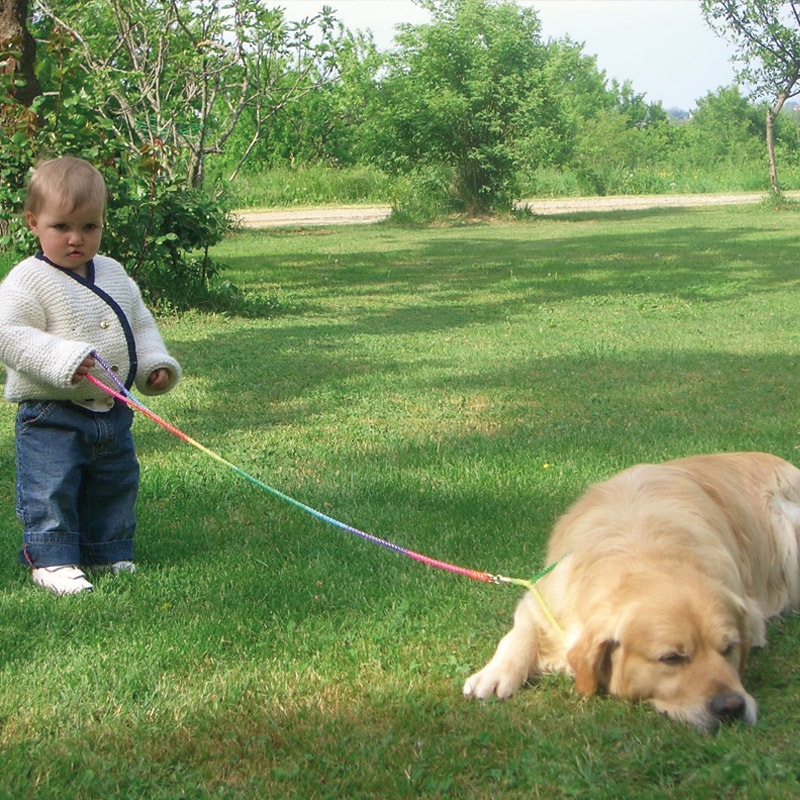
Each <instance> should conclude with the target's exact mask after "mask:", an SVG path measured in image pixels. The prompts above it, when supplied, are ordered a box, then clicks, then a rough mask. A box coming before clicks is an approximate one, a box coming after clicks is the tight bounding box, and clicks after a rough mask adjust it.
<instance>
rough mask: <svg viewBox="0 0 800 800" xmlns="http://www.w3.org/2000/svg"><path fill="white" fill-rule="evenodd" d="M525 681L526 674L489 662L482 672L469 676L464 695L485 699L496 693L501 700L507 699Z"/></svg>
mask: <svg viewBox="0 0 800 800" xmlns="http://www.w3.org/2000/svg"><path fill="white" fill-rule="evenodd" d="M523 681H524V676H520V675H516V674H514V673H513V672H512V671H510V670H508V669H503V668H501V667H497V666H493V665H492V664H491V663H489V664H487V665H486V666H485V667H484V668H483V669H482V670H481V671H480V672H476V673H475V674H474V675H472V676H471V677H469V678H467V681H466V683H465V684H464V696H465V697H477V698H478V700H485V699H486V698H487V697H491V696H492V695H496V696H497V697H498V698H500V700H505V699H506V698H507V697H511V695H512V694H514V692H516V691H517V689H519V687H520V686H522V683H523Z"/></svg>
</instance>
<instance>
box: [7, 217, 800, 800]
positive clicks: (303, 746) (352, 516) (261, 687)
mask: <svg viewBox="0 0 800 800" xmlns="http://www.w3.org/2000/svg"><path fill="white" fill-rule="evenodd" d="M798 224H800V212H798V210H797V208H796V207H792V206H789V207H787V208H786V209H784V210H782V211H779V212H775V211H769V210H767V209H766V208H759V207H740V208H724V209H702V210H677V209H671V210H661V211H647V212H627V213H605V214H583V215H573V216H568V217H563V218H556V219H547V220H543V219H532V220H527V221H523V222H516V223H512V222H508V223H494V224H489V223H486V224H474V225H464V226H457V227H433V228H424V229H423V228H416V229H402V228H397V227H392V226H389V225H379V226H371V227H356V228H351V227H348V228H341V229H314V230H309V231H306V232H288V231H273V232H265V233H248V234H238V235H237V236H235V237H233V238H231V239H230V240H228V241H226V242H225V243H224V244H223V245H222V246H220V247H219V248H217V252H216V255H217V256H218V257H220V258H221V259H222V260H224V261H226V262H227V263H228V264H229V265H230V268H229V270H228V274H227V275H226V277H227V278H229V279H230V280H231V281H233V282H234V283H236V284H238V285H240V286H242V287H243V288H245V289H247V291H248V292H250V293H252V294H253V295H264V296H268V297H269V298H270V303H269V304H268V305H269V307H270V308H272V309H273V312H272V314H271V315H270V316H268V317H264V316H258V315H256V314H253V315H251V316H249V317H244V316H233V315H231V314H217V315H211V314H209V315H202V314H197V313H195V314H190V315H185V316H183V317H180V318H174V319H171V320H167V321H165V322H163V323H162V332H163V334H164V336H165V338H166V340H167V341H168V343H169V345H170V348H171V349H172V351H173V352H174V354H175V355H176V356H177V357H178V358H179V360H180V361H181V362H182V364H183V366H184V368H185V373H186V377H185V379H184V381H183V382H182V384H181V385H180V386H179V387H178V388H177V389H176V390H175V391H174V392H173V393H171V394H170V395H168V396H166V397H164V398H159V399H155V400H153V401H152V402H151V403H150V405H151V406H152V407H153V408H154V410H156V411H157V412H158V413H159V414H162V415H163V416H165V417H166V418H167V419H169V420H171V421H173V422H175V423H176V424H177V425H178V426H179V427H181V428H182V429H183V430H185V431H186V432H187V433H189V434H190V435H191V436H193V437H194V438H196V439H198V440H199V441H200V442H202V443H203V444H204V445H206V446H207V447H210V448H211V449H212V450H215V451H218V452H220V453H221V454H223V455H224V456H225V457H227V458H229V459H230V460H231V461H233V462H234V463H236V464H238V465H240V466H241V467H242V468H244V469H245V470H247V471H248V472H250V473H251V474H253V475H254V476H256V477H258V478H259V479H261V480H263V481H265V482H267V483H269V484H271V485H273V486H275V487H276V488H278V489H280V490H282V491H285V492H287V493H288V494H290V495H292V496H293V497H296V498H298V499H299V500H301V501H303V502H306V503H308V504H310V505H311V506H314V507H316V508H319V509H321V510H322V511H324V512H325V513H327V514H330V515H332V516H334V517H336V518H338V519H342V520H344V521H346V522H349V523H351V524H353V525H356V526H358V527H360V528H363V529H365V530H367V531H369V532H371V533H374V534H375V535H378V536H381V537H384V538H387V539H390V540H392V541H394V542H397V543H398V544H401V545H403V546H406V547H410V548H413V549H415V550H417V551H420V552H423V553H426V554H429V555H431V556H434V557H437V558H441V559H444V560H447V561H453V562H456V563H459V564H462V565H464V566H468V567H473V568H476V569H481V570H488V571H491V572H502V573H504V574H507V575H514V576H520V577H527V576H529V575H530V574H532V573H533V572H534V571H535V570H536V569H538V568H539V566H541V559H542V553H543V548H544V542H545V541H546V538H547V535H548V532H549V529H550V527H551V525H552V523H553V521H554V519H555V518H556V517H557V515H558V514H559V513H561V512H562V511H563V510H564V509H565V508H566V506H567V505H568V503H569V502H571V501H572V500H573V499H574V498H575V497H577V495H578V494H579V493H580V491H581V490H582V489H583V487H584V486H585V485H586V484H587V483H588V482H590V481H594V480H598V479H602V478H605V477H607V476H609V475H610V474H612V473H613V472H615V471H616V470H618V469H621V468H623V467H626V466H628V465H630V464H632V463H635V462H638V461H642V460H648V461H653V460H661V459H664V458H670V457H677V456H682V455H687V454H691V453H697V452H703V451H724V450H749V449H756V450H765V451H769V452H773V453H776V454H778V455H781V456H783V457H785V458H788V459H790V460H793V461H795V462H797V460H798V459H797V453H796V451H795V449H794V448H795V446H796V445H797V444H799V443H800V433H799V431H800V422H799V421H798V413H797V398H798V396H800V369H798V366H799V365H798V361H799V360H800V355H798V350H800V327H798V325H797V308H798V304H797V298H798V288H800V267H799V266H798V250H797V234H796V232H797V229H798ZM254 307H257V304H256V305H255V306H254ZM2 416H3V421H4V424H3V426H2V428H1V429H0V436H2V438H3V444H4V446H3V447H2V448H0V474H2V476H3V480H2V481H0V495H2V496H1V497H0V500H1V501H2V503H3V505H4V507H5V508H6V514H5V515H4V516H3V520H2V523H0V524H2V528H1V529H0V530H2V541H3V542H4V543H5V546H4V552H5V555H4V558H3V559H2V560H0V587H1V588H0V605H1V606H2V619H3V623H2V626H0V654H1V655H0V658H2V666H1V667H0V747H2V752H3V768H2V770H0V797H10V798H15V799H17V798H20V799H23V798H37V800H38V799H40V798H42V799H45V798H81V799H82V800H87V799H88V800H91V799H93V798H104V800H105V799H107V798H131V800H133V798H143V797H146V798H148V800H162V799H163V800H173V799H174V798H184V797H185V798H192V800H195V799H197V798H255V797H269V798H304V799H305V798H347V797H350V798H383V797H393V798H405V797H408V798H419V797H425V798H459V800H462V799H470V798H475V799H476V800H477V798H481V800H483V798H488V797H494V798H503V799H504V800H506V799H508V800H510V799H512V798H520V799H521V798H525V799H526V800H528V799H529V798H536V797H541V798H551V799H552V798H592V799H593V800H596V799H598V798H599V799H600V800H606V799H607V800H612V798H613V799H616V798H675V799H677V798H687V799H688V798H693V799H694V798H737V799H738V798H748V799H758V798H764V800H766V799H767V798H771V799H772V800H776V799H777V800H782V798H787V799H788V798H793V797H797V796H798V795H800V756H799V755H798V751H797V730H798V725H800V703H798V700H799V699H800V678H798V672H797V669H796V664H797V658H798V654H800V641H798V638H799V634H800V618H798V617H797V616H787V617H785V618H783V619H781V620H778V621H775V622H774V623H773V624H771V625H770V646H769V648H768V649H767V650H765V651H763V652H757V653H754V655H753V657H752V658H751V660H750V662H749V664H748V668H747V673H746V676H745V683H746V685H747V686H748V688H749V689H750V691H751V692H752V693H753V694H754V695H755V697H756V698H757V700H758V701H759V705H760V715H761V718H760V721H759V724H758V726H757V727H755V728H744V727H739V726H734V727H731V728H729V729H726V730H723V731H722V732H721V733H720V734H719V735H717V736H713V737H712V736H708V735H706V734H703V733H700V732H699V731H695V730H693V729H689V728H686V727H683V726H681V725H678V724H676V723H673V722H670V721H669V720H667V719H666V718H663V717H661V716H659V715H657V714H656V713H655V712H654V711H652V710H650V709H649V708H647V707H644V706H639V705H635V704H631V703H625V702H621V701H617V700H615V699H612V698H607V697H591V698H588V699H583V700H582V699H580V698H579V697H578V696H577V695H576V693H575V692H574V690H573V688H572V685H571V682H570V680H569V679H567V678H565V677H563V676H557V677H546V678H543V679H542V680H540V681H538V682H537V683H536V684H535V685H533V686H532V687H530V688H527V689H525V690H524V691H522V692H521V693H520V694H518V695H517V696H516V697H514V698H512V699H511V700H509V701H507V702H504V703H496V702H489V703H485V704H481V703H475V702H467V701H466V700H464V699H463V698H462V696H461V684H462V683H463V681H464V679H465V678H466V677H467V676H468V675H469V674H470V673H471V672H472V671H474V670H475V669H477V668H479V667H480V666H482V665H483V663H484V662H485V660H486V659H487V658H488V657H489V656H490V655H491V653H492V651H493V649H494V646H495V645H496V643H497V640H498V638H499V637H500V636H501V635H502V634H503V633H504V632H505V631H506V630H507V629H508V627H509V625H510V622H511V616H512V613H513V609H514V606H515V604H516V602H517V601H518V599H519V597H520V592H519V590H517V589H512V588H506V587H495V586H490V585H486V584H481V583H476V582H472V581H469V580H467V579H464V578H460V577H456V576H453V575H450V574H449V573H446V572H442V571H434V570H431V569H429V568H427V567H424V566H422V565H419V564H417V563H416V562H414V561H411V560H409V559H404V558H402V557H401V556H398V555H396V554H394V553H391V552H389V551H386V550H383V549H381V548H378V547H376V546H374V545H371V544H368V543H365V542H363V541H361V540H360V539H357V538H356V537H352V536H349V535H348V534H346V533H343V532H341V531H339V530H337V529H335V528H332V527H329V526H326V525H324V524H322V523H320V522H318V521H316V520H314V519H312V518H311V517H309V516H308V515H305V514H303V513H302V512H301V511H298V510H297V509H295V508H293V507H291V506H289V505H287V504H285V503H282V502H281V501H279V500H277V499H276V498H274V497H272V496H271V495H269V494H268V493H266V492H263V491H260V490H259V489H257V488H255V487H253V486H252V485H251V484H249V483H247V482H246V481H244V480H243V479H241V478H240V477H238V476H237V475H235V474H234V473H233V472H231V471H229V470H226V469H225V468H223V467H221V466H220V465H218V464H217V462H215V461H214V460H213V459H210V458H208V457H207V456H205V455H203V454H202V453H200V452H198V451H197V450H194V449H192V448H190V447H188V446H187V445H185V444H184V443H182V442H181V441H179V440H178V439H176V438H175V437H172V436H170V435H169V434H167V433H166V432H164V431H162V430H161V429H160V428H158V427H156V426H154V425H153V424H152V423H151V422H150V421H149V420H147V419H140V420H138V421H137V423H136V435H137V442H138V449H139V456H140V460H141V462H142V467H143V475H142V487H141V499H140V505H139V532H138V534H137V548H138V550H137V556H138V562H139V566H140V570H139V573H138V574H137V575H135V576H123V577H121V578H117V579H113V578H110V577H103V578H100V579H98V581H97V591H96V592H94V594H92V595H87V596H79V597H74V598H56V597H51V596H49V595H46V594H45V593H43V592H41V591H37V590H36V589H35V588H34V587H32V586H31V585H30V582H29V578H28V576H27V575H26V573H25V571H24V570H23V569H22V568H21V567H20V566H18V565H16V564H15V563H14V562H15V555H16V549H17V547H18V543H19V527H18V524H17V522H16V520H15V519H14V515H13V508H14V501H13V475H14V466H13V458H14V456H13V425H12V419H13V409H12V408H11V407H10V406H8V405H6V407H5V408H3V410H2Z"/></svg>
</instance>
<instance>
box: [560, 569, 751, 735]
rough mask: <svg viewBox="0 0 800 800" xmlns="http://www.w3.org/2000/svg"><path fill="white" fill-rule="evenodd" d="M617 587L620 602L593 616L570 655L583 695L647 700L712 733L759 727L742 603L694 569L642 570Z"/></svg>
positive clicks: (597, 610) (603, 607)
mask: <svg viewBox="0 0 800 800" xmlns="http://www.w3.org/2000/svg"><path fill="white" fill-rule="evenodd" d="M615 584H616V585H615V589H614V593H613V595H614V596H613V603H608V604H605V603H602V604H600V605H599V606H598V607H597V608H595V609H593V610H591V611H589V613H588V614H587V615H586V624H585V625H584V627H583V629H582V631H581V632H580V635H579V636H578V638H577V640H576V641H575V642H574V643H573V644H572V645H571V647H570V649H569V651H568V653H567V661H568V663H569V666H570V668H571V669H572V671H573V672H574V674H575V686H576V688H577V690H578V692H580V693H581V694H591V693H592V692H595V691H598V690H599V689H605V690H607V691H608V692H609V693H610V694H613V695H616V696H618V697H625V698H628V699H631V700H643V701H646V702H648V703H651V704H652V705H653V706H655V708H656V709H658V710H659V711H661V712H663V713H665V714H667V715H668V716H670V717H671V718H673V719H676V720H680V721H683V722H687V723H689V724H691V725H696V726H698V727H700V728H703V729H704V730H708V731H713V730H715V729H716V728H717V727H718V726H719V724H720V723H723V722H729V721H733V720H743V721H744V722H747V723H749V724H755V721H756V703H755V701H754V700H753V698H752V697H751V696H750V695H749V694H748V693H747V692H746V691H745V690H744V687H743V686H742V683H741V680H740V678H739V675H740V673H741V671H742V669H743V668H744V663H745V659H746V656H747V650H748V642H747V636H746V631H745V624H744V619H745V609H744V604H743V603H742V602H741V600H739V599H738V598H737V597H736V596H735V595H734V594H733V593H732V592H730V591H728V590H727V589H726V588H725V587H723V586H722V585H720V584H717V583H715V582H713V581H709V580H708V579H707V578H703V577H701V576H700V575H698V574H696V573H694V572H693V571H692V570H691V568H688V569H683V570H682V571H681V572H677V573H673V574H668V573H667V574H665V573H664V572H663V571H660V570H659V571H652V572H650V571H647V570H644V571H642V570H639V571H637V572H636V573H631V574H628V575H626V576H625V579H622V580H620V581H619V582H616V581H615ZM610 608H613V609H614V610H613V612H611V611H609V609H610Z"/></svg>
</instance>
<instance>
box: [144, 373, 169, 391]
mask: <svg viewBox="0 0 800 800" xmlns="http://www.w3.org/2000/svg"><path fill="white" fill-rule="evenodd" d="M168 383H169V371H168V370H166V369H163V368H160V369H154V370H153V371H152V372H151V373H150V377H149V378H148V379H147V385H148V386H149V387H150V388H151V389H155V390H156V391H161V389H166V388H167V384H168Z"/></svg>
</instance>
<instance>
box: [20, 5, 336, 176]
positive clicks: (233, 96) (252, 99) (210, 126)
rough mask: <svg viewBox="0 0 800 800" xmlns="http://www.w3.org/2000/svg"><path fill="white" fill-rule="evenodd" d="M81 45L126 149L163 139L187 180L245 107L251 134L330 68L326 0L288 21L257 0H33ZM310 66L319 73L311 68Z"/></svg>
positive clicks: (95, 90) (219, 146) (89, 81)
mask: <svg viewBox="0 0 800 800" xmlns="http://www.w3.org/2000/svg"><path fill="white" fill-rule="evenodd" d="M36 4H37V6H38V8H39V9H40V10H41V12H42V13H43V14H44V15H45V16H46V17H47V18H48V19H49V20H51V21H52V24H54V25H56V26H58V27H60V28H62V29H63V30H65V31H67V32H68V33H69V35H70V36H71V37H72V38H73V40H74V42H75V46H76V47H77V48H78V49H79V51H80V53H81V56H82V59H83V62H84V70H85V80H86V86H87V94H88V95H89V96H91V97H94V98H101V97H102V98H107V99H106V101H105V102H104V103H102V104H101V105H100V106H99V108H100V110H101V112H102V113H103V114H104V115H105V116H106V117H107V118H108V119H109V120H110V121H111V123H112V125H113V127H114V130H115V132H116V133H117V135H118V136H119V137H120V138H121V139H123V140H124V141H126V142H127V143H128V146H129V147H130V149H131V151H132V152H136V151H141V150H143V149H148V148H158V149H159V150H164V149H166V150H167V152H168V153H169V156H170V158H169V159H167V160H166V163H168V164H171V165H172V166H171V167H170V169H171V170H172V171H173V174H175V172H176V169H177V165H180V167H181V168H182V169H183V170H184V174H185V176H186V177H187V179H188V181H189V183H190V184H191V185H192V186H195V187H197V186H200V185H202V183H203V178H204V171H205V161H206V158H207V157H208V156H209V155H211V154H218V153H221V152H223V150H224V148H225V145H226V143H227V141H228V139H229V137H230V136H231V135H232V133H233V131H234V130H235V129H236V127H237V125H238V124H239V121H240V119H241V118H242V116H243V115H244V114H247V115H248V117H249V119H250V121H251V137H250V140H249V141H248V142H247V143H246V144H245V146H244V147H243V148H242V151H241V156H240V159H239V161H238V162H237V163H236V164H235V165H233V168H232V171H231V175H230V176H229V178H232V177H234V176H235V175H236V173H237V172H238V170H239V169H240V168H241V166H242V164H243V163H244V162H245V161H246V160H247V158H248V157H249V155H250V153H251V152H252V149H253V147H254V146H255V145H256V143H257V142H258V139H259V137H260V136H261V135H262V132H263V130H264V127H265V125H266V124H267V122H268V121H269V119H270V118H271V117H272V116H273V115H275V114H276V113H277V112H279V111H280V110H281V109H283V108H284V107H285V106H286V105H287V103H289V102H290V101H291V100H292V99H294V98H297V97H298V96H300V95H301V94H303V93H305V92H309V91H311V89H312V88H313V87H314V86H315V85H317V83H318V82H319V81H324V80H325V78H326V76H327V75H328V74H330V73H331V72H332V70H333V68H334V60H333V50H332V47H331V41H332V35H333V32H334V27H335V24H334V20H333V17H332V14H331V12H330V9H327V8H326V9H324V10H323V11H322V12H321V13H320V14H318V15H316V16H315V17H312V18H309V19H305V20H303V21H301V22H298V23H287V22H286V21H285V20H284V18H283V13H282V11H281V10H280V9H279V8H276V7H266V6H265V4H264V3H262V2H260V0H223V1H222V2H217V0H110V2H101V1H100V0H90V2H86V0H36ZM312 75H315V76H316V78H315V80H311V79H310V76H312Z"/></svg>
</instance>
